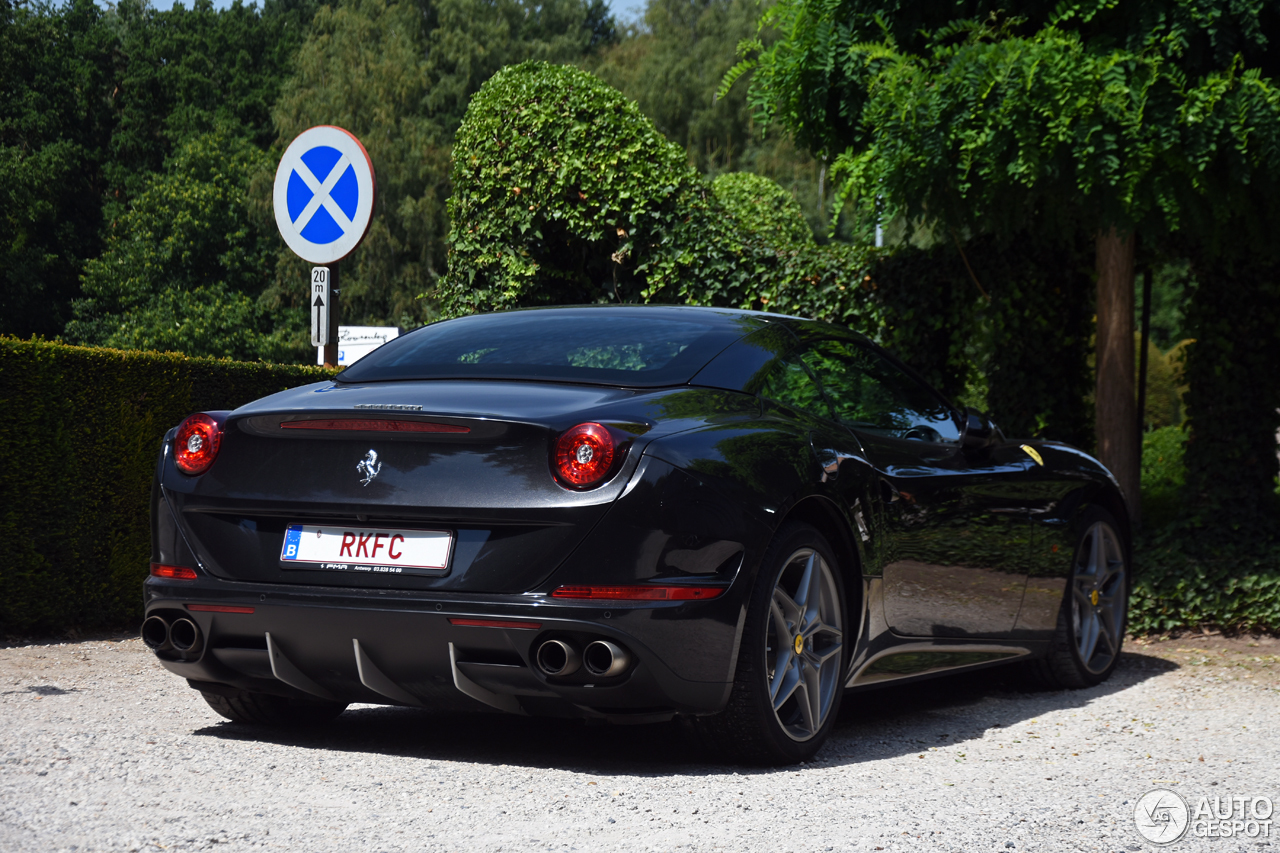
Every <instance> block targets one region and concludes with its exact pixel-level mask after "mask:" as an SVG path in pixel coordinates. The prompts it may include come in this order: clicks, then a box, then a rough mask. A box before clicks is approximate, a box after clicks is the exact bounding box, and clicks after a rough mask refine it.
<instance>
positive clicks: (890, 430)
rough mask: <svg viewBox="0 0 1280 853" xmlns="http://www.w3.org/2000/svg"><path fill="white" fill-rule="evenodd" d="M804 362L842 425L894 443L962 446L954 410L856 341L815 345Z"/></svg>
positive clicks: (838, 341)
mask: <svg viewBox="0 0 1280 853" xmlns="http://www.w3.org/2000/svg"><path fill="white" fill-rule="evenodd" d="M802 358H803V359H804V361H805V363H806V364H807V365H808V366H809V368H810V369H811V370H812V371H813V373H814V375H816V376H817V377H818V380H819V381H820V382H821V383H822V387H823V388H824V390H825V391H826V392H827V397H828V398H829V399H830V401H831V406H832V408H833V409H834V410H835V413H836V418H837V420H839V421H841V422H842V423H845V424H847V425H849V426H850V427H853V428H854V429H860V430H865V431H867V432H874V433H879V434H881V435H888V436H891V437H893V438H903V439H916V440H920V441H930V442H936V443H941V444H954V443H956V442H958V441H959V440H960V430H959V428H958V427H957V426H956V423H955V420H954V418H953V417H952V413H951V409H950V408H949V407H947V406H946V405H944V404H943V403H942V401H941V400H939V399H938V397H937V395H935V394H934V393H933V392H932V391H931V390H930V389H929V388H928V387H926V386H925V385H923V384H922V383H920V382H918V381H917V380H916V379H914V378H913V377H911V376H910V375H909V374H907V373H904V372H903V371H902V370H901V369H900V368H898V367H897V366H896V365H894V364H893V363H891V362H889V361H887V360H885V359H884V358H883V357H882V356H880V355H879V354H878V353H876V352H874V351H872V350H870V349H866V348H865V347H862V346H859V345H858V344H856V343H854V342H852V341H844V340H823V341H816V342H815V343H813V344H812V345H811V346H810V347H809V348H808V349H807V350H805V352H804V354H803V356H802Z"/></svg>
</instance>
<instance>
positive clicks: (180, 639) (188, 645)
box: [169, 619, 200, 654]
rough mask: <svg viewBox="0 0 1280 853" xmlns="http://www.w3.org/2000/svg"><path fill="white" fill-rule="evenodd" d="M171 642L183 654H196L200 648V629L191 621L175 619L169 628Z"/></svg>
mask: <svg viewBox="0 0 1280 853" xmlns="http://www.w3.org/2000/svg"><path fill="white" fill-rule="evenodd" d="M169 642H170V643H172V644H173V647H174V649H176V650H177V651H179V652H182V653H183V654H188V653H191V652H195V651H197V650H198V649H199V646H200V628H199V627H197V626H196V623H194V622H192V621H191V620H190V619H175V620H173V624H172V625H170V626H169Z"/></svg>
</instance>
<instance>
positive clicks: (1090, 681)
mask: <svg viewBox="0 0 1280 853" xmlns="http://www.w3.org/2000/svg"><path fill="white" fill-rule="evenodd" d="M1078 529H1079V530H1080V535H1079V538H1078V539H1077V540H1076V543H1077V544H1076V549H1075V554H1074V556H1073V557H1072V562H1071V577H1070V580H1069V581H1068V585H1067V590H1066V595H1065V596H1064V597H1063V602H1062V608H1061V609H1060V610H1059V612H1058V625H1057V629H1056V630H1055V631H1054V634H1053V637H1052V639H1051V640H1050V642H1049V649H1048V652H1047V653H1046V654H1045V656H1044V657H1042V658H1039V659H1037V660H1033V661H1030V662H1029V664H1028V666H1029V670H1030V673H1031V675H1032V676H1033V678H1034V679H1035V681H1036V682H1038V683H1039V684H1040V685H1042V686H1045V687H1050V688H1054V689H1061V688H1063V687H1091V686H1093V685H1095V684H1099V683H1101V682H1103V681H1105V680H1106V679H1107V677H1108V676H1109V675H1111V671H1112V670H1114V669H1115V668H1116V664H1117V663H1119V661H1120V646H1121V644H1123V642H1124V626H1125V612H1126V609H1127V607H1128V603H1129V572H1128V568H1127V566H1126V565H1125V546H1124V540H1122V539H1121V538H1120V534H1119V533H1117V532H1116V531H1117V530H1118V529H1119V527H1118V526H1117V524H1116V521H1115V519H1114V518H1113V517H1112V516H1111V515H1110V513H1107V512H1105V511H1103V510H1101V509H1093V510H1090V511H1089V512H1088V513H1086V514H1085V516H1084V517H1083V518H1081V519H1080V522H1079V528H1078Z"/></svg>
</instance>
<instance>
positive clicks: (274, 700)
mask: <svg viewBox="0 0 1280 853" xmlns="http://www.w3.org/2000/svg"><path fill="white" fill-rule="evenodd" d="M200 695H201V696H203V697H204V701H206V702H208V703H209V707H210V708H212V709H213V710H215V711H217V712H218V713H219V714H221V715H222V716H224V717H226V718H227V719H228V720H230V721H231V722H233V723H247V724H249V725H257V726H318V725H320V724H322V723H327V722H329V721H330V720H332V719H333V718H335V717H337V716H338V715H339V714H341V713H342V712H343V711H345V710H347V705H346V703H345V702H322V701H316V702H307V701H298V700H294V699H286V698H284V697H283V696H271V695H269V694H266V693H249V692H247V691H245V692H242V693H239V694H237V695H235V696H223V695H220V694H217V693H206V692H205V691H203V690H201V691H200Z"/></svg>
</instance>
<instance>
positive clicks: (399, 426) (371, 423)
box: [280, 418, 471, 433]
mask: <svg viewBox="0 0 1280 853" xmlns="http://www.w3.org/2000/svg"><path fill="white" fill-rule="evenodd" d="M280 429H337V430H346V431H348V432H437V433H439V432H450V433H462V432H471V428H470V427H464V426H458V425H456V424H437V423H431V422H430V421H386V420H376V419H356V418H341V419H328V420H311V421H282V422H281V423H280Z"/></svg>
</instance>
